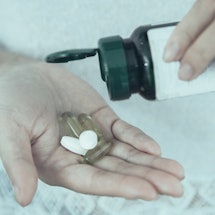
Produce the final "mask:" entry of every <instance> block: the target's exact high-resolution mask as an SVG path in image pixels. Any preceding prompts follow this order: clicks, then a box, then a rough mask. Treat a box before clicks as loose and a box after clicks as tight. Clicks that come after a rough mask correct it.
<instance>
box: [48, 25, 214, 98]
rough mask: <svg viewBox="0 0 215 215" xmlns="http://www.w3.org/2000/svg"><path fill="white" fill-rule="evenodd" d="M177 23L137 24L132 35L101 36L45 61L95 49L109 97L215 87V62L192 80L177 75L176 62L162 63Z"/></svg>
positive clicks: (181, 92)
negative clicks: (94, 45) (95, 43)
mask: <svg viewBox="0 0 215 215" xmlns="http://www.w3.org/2000/svg"><path fill="white" fill-rule="evenodd" d="M175 25H176V23H170V24H163V25H155V26H152V25H148V26H140V27H139V28H137V29H136V30H135V31H134V32H133V33H132V35H131V36H130V37H129V38H127V39H123V38H121V37H120V36H110V37H105V38H101V39H100V40H99V41H98V48H97V49H76V50H67V51H62V52H57V53H54V54H51V55H49V56H48V57H47V58H46V60H47V61H48V62H55V63H57V62H67V61H73V60H79V59H83V58H86V57H91V56H94V55H96V53H98V57H99V64H100V70H101V78H102V80H103V81H104V82H106V84H107V88H108V92H109V96H110V98H111V100H122V99H128V98H129V97H130V96H131V95H132V94H133V93H139V94H140V95H141V96H143V97H144V98H146V99H149V100H155V99H158V100H161V99H168V98H173V97H179V96H187V95H192V94H197V93H203V92H210V91H215V85H214V83H215V72H214V70H215V65H214V64H212V66H210V67H209V68H208V69H207V70H208V71H207V72H205V73H204V74H203V75H201V76H200V77H199V78H197V79H196V80H193V81H191V82H185V81H181V80H179V78H178V74H177V73H178V69H179V62H174V63H165V62H164V61H163V60H162V55H163V50H164V47H165V45H166V42H167V40H168V38H169V37H170V35H171V33H172V31H173V30H174V28H175Z"/></svg>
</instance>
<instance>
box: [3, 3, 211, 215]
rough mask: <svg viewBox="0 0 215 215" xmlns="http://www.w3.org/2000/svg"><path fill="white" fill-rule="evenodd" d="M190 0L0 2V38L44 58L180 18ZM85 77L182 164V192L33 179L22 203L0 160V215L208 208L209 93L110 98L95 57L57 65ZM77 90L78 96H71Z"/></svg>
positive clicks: (164, 213)
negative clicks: (29, 196)
mask: <svg viewBox="0 0 215 215" xmlns="http://www.w3.org/2000/svg"><path fill="white" fill-rule="evenodd" d="M193 3H194V0H159V1H157V0H150V1H148V0H135V1H133V0H117V1H114V0H100V1H99V0H94V1H93V0H82V1H78V0H61V1H57V0H52V1H51V0H47V1H43V0H34V1H28V0H20V1H13V0H0V28H1V30H0V43H1V45H2V46H4V47H6V48H8V49H10V50H12V51H16V52H19V53H23V54H26V55H29V56H32V57H36V58H40V59H44V58H45V56H46V55H48V54H49V53H51V52H55V51H59V50H64V49H71V48H94V47H97V41H98V39H99V38H101V37H105V36H110V35H120V36H122V37H123V38H127V37H129V36H130V35H131V33H132V32H133V30H134V29H135V28H137V27H138V26H140V25H147V24H160V23H168V22H174V21H180V20H181V19H182V18H183V16H184V15H185V14H186V13H187V12H188V11H189V9H190V8H191V6H192V5H193ZM63 66H65V67H66V68H67V69H68V70H70V71H71V72H74V73H76V74H77V75H78V76H80V77H81V78H82V79H84V80H86V81H87V82H89V83H90V84H91V85H92V86H93V87H94V88H95V89H96V90H98V92H99V93H100V94H101V95H102V96H103V97H104V98H105V100H106V101H107V103H108V104H109V105H110V106H111V107H112V108H113V109H114V110H115V112H116V113H117V114H118V115H119V116H120V117H121V118H122V119H124V120H126V121H127V122H129V123H131V124H133V125H135V126H137V127H139V128H140V129H142V130H143V131H144V132H145V133H147V134H148V135H150V136H151V137H153V138H154V139H155V140H156V141H157V142H158V143H159V144H160V146H161V149H162V156H164V157H168V158H171V159H175V160H177V161H178V162H179V163H181V164H182V165H183V166H184V168H185V176H186V177H185V179H184V181H183V184H184V189H185V193H184V196H183V197H181V198H177V199H175V198H171V197H167V196H161V197H159V199H158V200H156V201H154V202H145V201H142V200H135V201H134V200H125V199H123V198H111V197H97V196H89V195H83V194H78V193H75V192H73V191H69V190H65V189H64V188H59V187H51V186H48V185H46V184H44V183H43V182H39V187H38V191H37V193H36V196H35V198H34V200H33V202H32V204H30V205H29V206H27V207H25V208H22V207H20V206H19V205H18V204H17V203H16V202H15V200H14V198H13V191H12V188H11V186H10V182H9V179H8V178H7V175H6V173H5V170H4V168H3V167H2V164H1V165H0V214H1V215H11V214H13V215H25V214H26V215H29V214H30V213H35V214H41V215H46V214H52V215H57V214H61V215H67V214H68V215H69V214H72V215H90V214H93V215H115V214H116V215H121V214H123V215H130V214H134V215H139V214H146V215H148V214H149V215H170V214H171V215H182V214H183V215H186V214H188V215H192V214H193V215H194V214H195V215H198V214H199V215H200V214H201V215H203V214H204V215H207V214H215V202H214V201H213V197H214V195H215V185H214V184H215V165H214V163H215V144H214V142H215V132H214V128H215V119H214V110H215V93H207V94H202V95H195V96H189V97H184V98H175V99H171V100H164V101H147V100H145V99H143V98H142V97H141V96H140V95H138V94H135V95H132V97H131V98H130V99H128V100H125V101H115V102H113V101H110V100H109V97H108V93H107V88H106V85H105V83H104V82H103V81H102V80H101V77H100V69H99V64H98V57H97V56H95V57H93V58H89V59H85V60H82V61H75V62H71V63H67V64H64V65H63ZM77 96H78V95H77Z"/></svg>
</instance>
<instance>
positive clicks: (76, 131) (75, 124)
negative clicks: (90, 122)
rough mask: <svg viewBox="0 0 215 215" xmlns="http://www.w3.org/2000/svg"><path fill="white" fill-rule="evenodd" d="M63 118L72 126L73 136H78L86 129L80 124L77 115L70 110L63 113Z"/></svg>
mask: <svg viewBox="0 0 215 215" xmlns="http://www.w3.org/2000/svg"><path fill="white" fill-rule="evenodd" d="M62 118H63V120H64V121H65V122H66V123H67V126H68V127H69V128H70V130H71V134H72V136H73V137H77V138H78V137H79V136H80V134H81V133H82V132H83V131H84V130H85V129H84V128H83V127H82V125H81V124H80V122H79V120H78V119H77V117H75V116H73V115H72V113H70V112H66V113H63V114H62ZM67 126H66V127H67Z"/></svg>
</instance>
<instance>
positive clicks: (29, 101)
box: [0, 0, 215, 206]
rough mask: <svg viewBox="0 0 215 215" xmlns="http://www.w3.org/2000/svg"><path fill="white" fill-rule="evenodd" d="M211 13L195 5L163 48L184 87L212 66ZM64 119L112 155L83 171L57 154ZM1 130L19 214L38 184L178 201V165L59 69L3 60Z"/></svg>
mask: <svg viewBox="0 0 215 215" xmlns="http://www.w3.org/2000/svg"><path fill="white" fill-rule="evenodd" d="M214 11H215V1H214V0H199V1H197V2H196V4H195V5H194V7H193V8H192V9H191V11H190V12H189V13H188V14H187V16H185V18H184V19H183V20H182V22H180V23H179V25H178V26H177V27H176V29H175V31H174V32H173V34H172V36H171V37H170V39H169V41H168V43H167V46H166V48H165V52H164V60H165V61H167V62H171V61H178V60H179V61H180V62H181V68H180V72H179V78H181V79H183V80H192V79H194V78H196V77H197V76H198V75H199V74H201V73H202V72H203V71H204V69H205V68H206V67H207V66H208V65H209V64H210V63H211V62H212V61H213V60H214V57H215V43H214V35H215V12H214ZM65 111H71V112H72V113H74V114H79V113H88V114H90V115H92V117H93V119H94V120H95V121H96V122H97V123H98V124H99V125H100V126H101V128H102V130H103V132H104V134H105V138H106V139H107V141H112V142H113V144H114V145H113V148H112V150H111V152H110V153H109V154H108V155H107V156H105V157H104V158H103V159H101V160H100V161H98V162H97V163H95V164H94V165H87V164H83V163H82V157H81V156H79V155H76V154H73V153H71V152H69V151H67V150H66V149H64V148H63V147H61V146H60V143H59V141H60V140H59V128H58V123H57V117H58V116H59V115H60V114H61V113H63V112H65ZM0 127H1V132H0V157H1V159H2V161H3V164H4V166H5V168H6V171H7V173H8V176H9V178H10V179H11V182H12V185H13V187H14V191H15V197H16V200H17V201H18V202H19V203H20V204H21V205H23V206H25V205H27V204H29V203H30V202H31V200H32V198H33V196H34V193H35V191H36V189H37V180H38V178H40V179H41V180H43V181H44V182H46V183H47V184H50V185H56V186H62V187H66V188H68V189H71V190H74V191H77V192H81V193H88V194H95V195H106V196H120V197H124V198H128V199H137V198H139V199H144V200H153V199H156V198H157V196H158V195H159V194H165V195H172V196H181V195H182V193H183V189H182V186H181V180H182V179H183V177H184V171H183V168H182V167H181V165H180V164H178V163H177V162H176V161H173V160H170V159H166V158H162V157H161V156H160V148H159V146H158V144H157V143H156V142H155V141H154V140H153V139H151V138H150V137H149V136H147V135H146V134H144V133H143V132H142V131H141V130H140V129H138V128H135V127H133V126H132V125H129V124H127V123H126V122H124V121H123V120H121V119H119V117H118V116H117V115H116V113H114V111H113V110H112V109H111V108H110V107H109V106H107V104H106V103H105V101H104V100H103V99H102V97H101V96H100V95H99V94H98V93H97V92H96V91H95V90H94V89H93V88H92V87H90V86H89V85H88V84H87V83H86V82H84V81H82V80H81V79H79V78H78V77H76V76H75V75H74V74H72V73H71V72H68V71H66V70H65V69H63V68H61V67H58V66H56V65H49V64H46V63H43V62H39V61H36V60H32V59H30V58H26V57H23V56H21V55H15V54H14V53H10V52H3V51H2V52H0ZM86 179H87V180H86Z"/></svg>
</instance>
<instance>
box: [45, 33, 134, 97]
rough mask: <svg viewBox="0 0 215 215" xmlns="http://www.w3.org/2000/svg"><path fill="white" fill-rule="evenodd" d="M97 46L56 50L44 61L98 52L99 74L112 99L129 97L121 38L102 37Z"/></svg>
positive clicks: (70, 59)
mask: <svg viewBox="0 0 215 215" xmlns="http://www.w3.org/2000/svg"><path fill="white" fill-rule="evenodd" d="M98 46H99V47H98V49H72V50H65V51H61V52H56V53H53V54H50V55H48V56H47V57H46V61H47V62H50V63H63V62H68V61H74V60H80V59H83V58H87V57H91V56H94V55H96V53H97V52H98V55H99V61H100V69H101V76H102V79H103V81H105V82H106V84H107V88H108V92H109V96H110V98H111V99H112V100H121V99H126V98H129V97H130V95H131V91H130V84H129V77H128V65H127V60H126V54H125V49H124V46H123V39H122V38H121V37H120V36H112V37H106V38H102V39H100V40H99V42H98Z"/></svg>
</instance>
